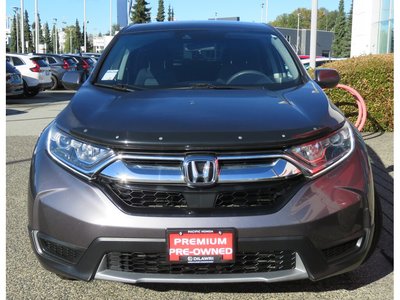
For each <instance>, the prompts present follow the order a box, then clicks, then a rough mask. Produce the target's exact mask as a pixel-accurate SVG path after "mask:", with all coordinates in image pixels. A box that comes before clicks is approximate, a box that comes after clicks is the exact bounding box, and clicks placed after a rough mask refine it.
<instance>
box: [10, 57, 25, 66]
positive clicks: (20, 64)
mask: <svg viewBox="0 0 400 300" xmlns="http://www.w3.org/2000/svg"><path fill="white" fill-rule="evenodd" d="M13 61H14V66H22V65H24V62H23V61H22V60H21V59H19V58H18V57H13Z"/></svg>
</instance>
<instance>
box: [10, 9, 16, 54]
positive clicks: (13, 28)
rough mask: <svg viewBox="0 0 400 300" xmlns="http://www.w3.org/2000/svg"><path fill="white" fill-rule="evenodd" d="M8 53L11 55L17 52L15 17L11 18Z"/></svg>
mask: <svg viewBox="0 0 400 300" xmlns="http://www.w3.org/2000/svg"><path fill="white" fill-rule="evenodd" d="M10 51H11V52H12V53H16V52H17V20H16V18H15V16H14V17H13V20H12V24H11V42H10Z"/></svg>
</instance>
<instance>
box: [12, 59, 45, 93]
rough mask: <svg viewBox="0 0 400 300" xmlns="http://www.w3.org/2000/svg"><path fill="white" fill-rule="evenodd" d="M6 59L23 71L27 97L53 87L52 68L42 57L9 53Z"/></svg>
mask: <svg viewBox="0 0 400 300" xmlns="http://www.w3.org/2000/svg"><path fill="white" fill-rule="evenodd" d="M6 60H7V61H8V62H9V63H10V64H12V65H13V66H14V67H16V68H17V70H18V71H20V72H21V75H22V80H23V83H24V95H25V96H26V97H33V96H36V95H37V94H38V93H39V92H40V91H42V90H45V89H49V88H51V86H52V82H51V72H50V70H51V69H50V66H49V65H48V64H47V63H46V62H45V61H44V60H43V58H42V57H40V56H37V55H24V54H12V53H7V55H6Z"/></svg>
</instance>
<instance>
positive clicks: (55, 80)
mask: <svg viewBox="0 0 400 300" xmlns="http://www.w3.org/2000/svg"><path fill="white" fill-rule="evenodd" d="M38 55H39V56H41V57H43V59H44V60H45V61H46V62H47V63H48V64H49V66H50V68H51V82H52V86H51V88H50V89H51V90H55V89H57V88H59V87H61V86H62V85H61V79H62V77H63V76H64V73H65V72H68V71H76V69H77V63H76V62H75V61H74V60H73V59H72V58H67V57H63V56H62V55H58V54H38Z"/></svg>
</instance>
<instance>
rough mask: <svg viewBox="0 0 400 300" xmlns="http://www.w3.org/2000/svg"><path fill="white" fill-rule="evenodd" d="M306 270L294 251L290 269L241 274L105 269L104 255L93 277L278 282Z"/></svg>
mask: <svg viewBox="0 0 400 300" xmlns="http://www.w3.org/2000/svg"><path fill="white" fill-rule="evenodd" d="M307 278H308V274H307V270H306V268H305V266H304V264H303V262H302V260H301V258H300V256H299V255H298V254H297V253H296V267H295V268H294V269H291V270H283V271H274V272H265V273H242V274H205V275H200V274H178V275H171V274H148V273H130V272H119V271H112V270H107V266H106V257H105V256H104V257H103V259H102V261H101V263H100V265H99V268H98V270H97V272H96V275H95V279H102V280H111V281H118V282H125V283H134V284H135V283H142V282H158V283H161V282H163V283H225V282H226V283H227V282H280V281H289V280H299V279H307Z"/></svg>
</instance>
